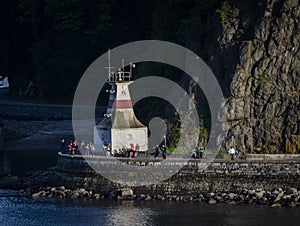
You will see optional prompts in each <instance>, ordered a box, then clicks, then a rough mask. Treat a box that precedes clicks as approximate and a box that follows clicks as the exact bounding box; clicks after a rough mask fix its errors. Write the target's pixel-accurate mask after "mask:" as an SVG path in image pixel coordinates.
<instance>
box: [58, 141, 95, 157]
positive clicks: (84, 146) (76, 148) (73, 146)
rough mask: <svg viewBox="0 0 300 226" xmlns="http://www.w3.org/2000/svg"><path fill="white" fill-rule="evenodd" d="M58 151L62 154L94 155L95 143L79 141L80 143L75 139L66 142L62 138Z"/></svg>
mask: <svg viewBox="0 0 300 226" xmlns="http://www.w3.org/2000/svg"><path fill="white" fill-rule="evenodd" d="M60 151H61V152H62V153H64V154H70V155H87V156H94V155H95V152H96V148H95V145H94V144H93V143H92V142H88V143H85V142H84V141H81V143H80V145H78V142H77V140H76V139H74V140H70V142H69V143H66V141H65V139H64V138H61V139H60Z"/></svg>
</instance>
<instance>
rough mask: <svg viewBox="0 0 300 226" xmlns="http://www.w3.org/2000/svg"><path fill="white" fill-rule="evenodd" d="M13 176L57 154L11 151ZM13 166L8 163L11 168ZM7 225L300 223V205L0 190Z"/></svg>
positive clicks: (0, 216) (1, 221)
mask: <svg viewBox="0 0 300 226" xmlns="http://www.w3.org/2000/svg"><path fill="white" fill-rule="evenodd" d="M1 161H2V165H3V161H5V164H4V165H6V167H9V170H10V172H11V174H12V175H24V174H26V172H28V171H32V170H37V169H46V168H48V167H51V166H55V164H56V161H57V156H56V153H55V152H53V151H49V152H47V151H46V152H45V151H43V152H10V153H6V154H5V158H2V159H1ZM7 165H8V166H7ZM2 225H14V226H16V225H249V226H250V225H272V226H276V225H280V226H281V225H287V226H293V225H297V226H298V225H300V208H295V209H287V208H279V209H273V208H270V207H257V206H227V205H223V204H218V205H208V204H206V203H198V202H197V203H196V202H195V203H194V202H188V203H183V202H163V201H161V202H160V201H157V202H155V201H147V202H146V201H123V202H117V201H112V200H101V201H95V200H93V201H88V200H57V199H32V198H29V197H25V196H23V195H21V194H20V193H19V192H14V191H7V190H0V226H2Z"/></svg>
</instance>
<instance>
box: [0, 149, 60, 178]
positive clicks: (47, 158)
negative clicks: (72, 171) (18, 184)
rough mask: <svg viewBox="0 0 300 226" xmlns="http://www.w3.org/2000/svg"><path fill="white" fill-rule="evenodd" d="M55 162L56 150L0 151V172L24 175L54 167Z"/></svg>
mask: <svg viewBox="0 0 300 226" xmlns="http://www.w3.org/2000/svg"><path fill="white" fill-rule="evenodd" d="M56 163H57V152H56V151H44V150H43V151H38V150H37V151H4V152H2V153H0V167H1V169H0V173H1V172H5V174H10V175H14V176H24V175H26V174H27V173H28V172H31V171H36V170H43V169H47V168H50V167H54V166H55V165H56ZM0 175H1V174H0Z"/></svg>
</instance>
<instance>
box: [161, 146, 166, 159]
mask: <svg viewBox="0 0 300 226" xmlns="http://www.w3.org/2000/svg"><path fill="white" fill-rule="evenodd" d="M161 153H162V156H163V159H166V158H167V148H166V147H165V145H164V144H163V145H162V147H161Z"/></svg>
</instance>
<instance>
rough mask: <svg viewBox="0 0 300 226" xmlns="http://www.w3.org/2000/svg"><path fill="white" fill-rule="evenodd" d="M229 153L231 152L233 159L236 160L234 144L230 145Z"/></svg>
mask: <svg viewBox="0 0 300 226" xmlns="http://www.w3.org/2000/svg"><path fill="white" fill-rule="evenodd" d="M228 154H230V156H231V160H234V155H235V150H234V148H233V146H230V148H229V150H228Z"/></svg>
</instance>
